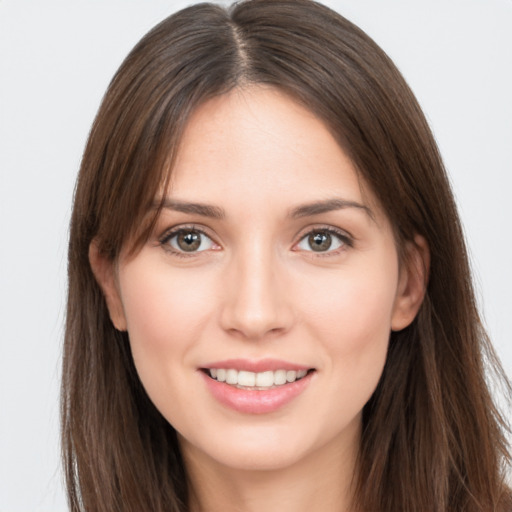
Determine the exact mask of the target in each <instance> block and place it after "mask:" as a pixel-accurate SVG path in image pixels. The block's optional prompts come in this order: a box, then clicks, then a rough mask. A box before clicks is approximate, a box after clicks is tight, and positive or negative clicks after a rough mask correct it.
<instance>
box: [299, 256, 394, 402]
mask: <svg viewBox="0 0 512 512" xmlns="http://www.w3.org/2000/svg"><path fill="white" fill-rule="evenodd" d="M376 261H379V260H378V259H377V260H376ZM383 261H385V260H382V259H380V262H381V263H382V262H383ZM397 279H398V265H397V264H395V263H394V260H390V262H389V265H385V264H383V265H382V266H381V265H376V266H372V265H368V264H364V265H361V266H355V267H350V268H349V269H348V268H347V269H346V271H345V270H343V269H341V270H340V271H339V272H337V273H336V274H332V275H331V276H328V277H327V278H326V279H325V283H324V286H323V287H319V286H318V284H319V283H318V280H317V281H316V286H314V287H310V292H309V294H307V295H306V294H303V296H305V297H307V303H305V305H304V310H307V311H309V313H308V315H307V318H308V326H309V329H310V334H311V336H314V335H315V336H316V337H317V339H319V340H321V343H322V345H323V348H324V349H325V354H328V355H329V359H328V361H327V362H326V364H327V365H328V366H331V367H332V368H333V369H334V370H336V371H334V372H333V375H335V376H337V377H340V379H341V376H343V383H342V384H343V386H344V387H346V388H347V390H348V391H350V392H354V393H357V392H358V390H357V389H356V388H358V387H359V388H360V390H361V391H363V390H364V391H363V392H364V393H366V394H371V393H372V392H373V390H374V388H375V386H376V384H377V382H378V380H379V378H380V375H381V373H382V369H383V366H384V363H385V360H386V354H387V348H388V342H389V335H390V331H391V317H392V311H393V307H394V301H395V294H396V286H397ZM321 289H323V293H321V291H320V290H321ZM311 290H312V291H311ZM368 398H369V396H368Z"/></svg>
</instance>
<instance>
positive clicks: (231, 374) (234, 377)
mask: <svg viewBox="0 0 512 512" xmlns="http://www.w3.org/2000/svg"><path fill="white" fill-rule="evenodd" d="M226 384H238V372H237V371H236V370H232V369H230V370H226Z"/></svg>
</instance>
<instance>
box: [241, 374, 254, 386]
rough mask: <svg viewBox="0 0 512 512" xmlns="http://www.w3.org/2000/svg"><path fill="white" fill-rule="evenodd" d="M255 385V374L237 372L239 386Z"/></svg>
mask: <svg viewBox="0 0 512 512" xmlns="http://www.w3.org/2000/svg"><path fill="white" fill-rule="evenodd" d="M255 384H256V374H255V373H253V372H244V371H241V372H238V385H239V386H254V385H255Z"/></svg>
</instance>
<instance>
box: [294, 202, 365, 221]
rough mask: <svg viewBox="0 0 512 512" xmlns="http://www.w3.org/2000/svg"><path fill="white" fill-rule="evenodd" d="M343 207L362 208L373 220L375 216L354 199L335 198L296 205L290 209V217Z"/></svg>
mask: <svg viewBox="0 0 512 512" xmlns="http://www.w3.org/2000/svg"><path fill="white" fill-rule="evenodd" d="M345 208H357V209H360V210H363V211H364V212H366V214H367V215H368V216H369V217H370V219H372V220H375V216H374V214H373V212H372V211H371V210H370V208H368V206H365V205H364V204H360V203H357V202H356V201H349V200H347V199H337V198H335V199H326V200H324V201H315V202H313V203H308V204H304V205H300V206H297V207H296V208H294V209H293V210H292V211H291V213H290V217H292V218H294V219H298V218H301V217H309V216H313V215H319V214H321V213H327V212H331V211H334V210H344V209H345Z"/></svg>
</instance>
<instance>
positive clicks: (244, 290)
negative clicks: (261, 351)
mask: <svg viewBox="0 0 512 512" xmlns="http://www.w3.org/2000/svg"><path fill="white" fill-rule="evenodd" d="M227 272H228V276H227V279H228V281H229V282H228V283H226V284H227V286H226V289H227V296H226V300H225V303H224V308H223V312H222V322H223V327H224V329H226V330H228V331H231V332H237V333H239V334H241V335H243V336H244V337H246V338H250V339H259V338H262V337H264V336H265V335H266V334H268V333H271V332H274V333H276V332H283V331H286V330H287V329H288V328H289V326H290V322H291V320H292V314H291V305H290V304H289V302H288V300H287V297H286V293H285V289H284V286H283V284H284V283H283V275H282V273H281V272H280V264H279V258H278V256H277V254H276V251H275V250H274V248H273V247H272V244H271V243H269V242H268V241H265V240H264V237H260V238H258V237H257V236H252V237H251V239H250V241H249V242H248V243H246V244H244V245H242V246H240V247H239V248H238V250H237V251H235V252H234V254H233V258H232V261H231V262H230V268H229V269H228V270H227Z"/></svg>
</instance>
